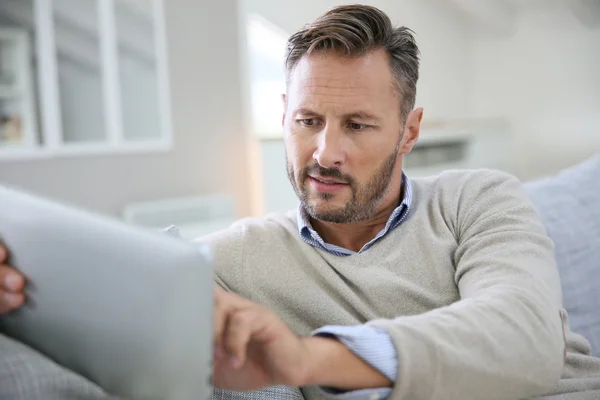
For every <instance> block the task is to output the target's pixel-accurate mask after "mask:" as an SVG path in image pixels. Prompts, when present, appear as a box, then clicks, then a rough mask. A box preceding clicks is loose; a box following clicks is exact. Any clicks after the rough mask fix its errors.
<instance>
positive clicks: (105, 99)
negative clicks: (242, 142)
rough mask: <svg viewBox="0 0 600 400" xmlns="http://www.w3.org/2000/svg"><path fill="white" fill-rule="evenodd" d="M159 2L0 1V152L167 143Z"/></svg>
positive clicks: (68, 151)
mask: <svg viewBox="0 0 600 400" xmlns="http://www.w3.org/2000/svg"><path fill="white" fill-rule="evenodd" d="M163 15H164V14H163V1H162V0H2V1H1V2H0V24H1V25H2V29H0V159H12V158H20V157H40V156H42V157H45V156H61V155H73V154H94V153H111V152H123V151H125V152H128V151H156V150H167V149H169V148H170V146H171V132H170V110H169V101H168V98H167V96H168V82H167V71H166V65H167V62H166V51H165V36H164V16H163Z"/></svg>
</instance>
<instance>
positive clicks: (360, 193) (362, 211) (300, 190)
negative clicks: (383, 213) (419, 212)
mask: <svg viewBox="0 0 600 400" xmlns="http://www.w3.org/2000/svg"><path fill="white" fill-rule="evenodd" d="M400 142H401V141H398V144H397V145H396V148H395V149H394V151H393V152H392V154H390V155H389V156H387V157H386V158H385V160H384V161H383V162H382V163H381V165H380V166H379V168H377V170H376V171H375V172H374V173H373V175H372V176H371V178H370V179H369V180H368V181H367V183H365V184H359V183H358V182H356V179H354V178H353V177H352V176H350V175H347V174H343V173H342V172H341V171H340V170H339V169H337V168H323V167H321V166H320V165H319V164H317V163H315V164H313V165H310V166H308V167H304V168H302V169H300V170H299V171H298V173H297V174H296V173H295V171H294V168H293V166H292V165H291V164H290V163H289V161H288V159H287V153H286V157H285V158H286V169H287V174H288V178H289V180H290V183H291V184H292V187H293V188H294V191H295V192H296V195H297V196H298V199H299V200H300V204H301V205H302V207H303V208H304V210H305V211H306V212H307V213H308V215H309V216H310V217H311V218H314V219H316V220H319V221H324V222H333V223H339V224H347V223H353V222H360V221H366V220H369V219H371V218H373V217H374V216H375V215H376V214H377V212H378V211H379V206H380V205H381V201H382V199H383V198H384V196H385V195H386V194H387V192H388V190H389V186H390V183H391V181H392V176H393V174H394V168H395V166H396V162H397V159H398V152H399V151H400ZM296 175H297V177H298V179H296ZM309 175H320V176H322V177H329V178H334V179H336V180H339V181H341V182H345V183H346V184H347V185H348V187H349V188H350V190H351V193H352V197H351V199H350V200H349V201H348V202H347V203H346V205H345V206H342V207H336V208H329V209H325V210H320V209H319V207H317V204H316V203H315V202H314V201H311V199H310V198H309V196H310V194H309V192H308V189H307V187H306V182H307V180H308V177H309ZM298 182H300V184H298ZM299 185H300V186H299ZM317 196H318V197H319V198H320V199H322V200H325V201H327V200H330V199H332V198H333V197H334V196H335V194H332V193H317Z"/></svg>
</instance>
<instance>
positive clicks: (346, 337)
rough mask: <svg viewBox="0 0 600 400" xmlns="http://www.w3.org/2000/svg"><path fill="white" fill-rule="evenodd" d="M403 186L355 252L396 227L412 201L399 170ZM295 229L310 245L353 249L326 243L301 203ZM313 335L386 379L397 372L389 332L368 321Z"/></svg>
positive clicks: (367, 395)
mask: <svg viewBox="0 0 600 400" xmlns="http://www.w3.org/2000/svg"><path fill="white" fill-rule="evenodd" d="M402 182H403V186H404V190H403V193H404V194H403V197H402V201H401V202H400V205H399V206H398V207H396V209H394V211H393V212H392V214H391V215H390V217H389V218H388V221H387V223H386V225H385V227H384V228H383V229H382V230H381V231H380V232H379V233H378V234H377V235H376V236H375V238H373V239H372V240H371V241H369V242H368V243H367V244H365V245H364V246H363V247H362V248H361V249H360V250H359V251H358V252H359V253H362V252H364V251H366V250H368V249H369V248H370V247H371V246H373V245H374V244H375V243H376V242H377V241H378V240H379V239H381V238H382V237H384V236H385V235H386V234H387V233H388V232H390V231H392V230H393V229H395V228H397V227H398V226H399V225H400V224H401V223H402V221H404V220H405V219H406V216H407V215H408V213H409V211H410V206H411V203H412V185H411V183H410V180H409V179H408V177H407V176H406V175H405V174H404V172H403V173H402ZM298 230H299V231H300V237H301V238H302V240H304V241H305V242H306V243H308V244H310V245H311V246H315V247H317V248H319V249H322V250H325V251H327V252H329V253H331V254H334V255H336V256H340V257H345V256H349V255H352V254H356V252H354V251H352V250H348V249H345V248H343V247H339V246H336V245H333V244H329V243H326V242H325V241H324V240H323V239H322V238H321V236H320V235H319V234H318V233H317V232H316V231H315V230H314V229H313V228H312V225H311V223H310V217H309V216H308V214H307V213H306V211H305V210H304V209H303V208H302V206H301V205H299V206H298ZM313 335H318V336H325V337H335V338H336V339H338V340H339V341H340V342H342V343H343V344H344V345H345V346H346V347H348V349H350V351H352V352H353V353H354V354H356V355H357V356H359V357H360V358H362V359H363V360H364V361H365V362H367V363H368V364H369V365H371V366H372V367H373V368H376V369H377V370H379V371H380V372H381V373H382V374H383V375H385V376H386V377H387V378H388V379H389V380H391V381H392V382H394V381H395V380H396V377H397V375H398V357H397V354H396V348H395V347H394V344H393V342H392V339H391V337H390V336H389V334H388V333H387V332H386V331H384V330H381V329H377V328H374V327H371V326H368V325H358V326H324V327H322V328H320V329H317V330H316V331H314V332H313ZM323 389H324V390H325V391H326V392H327V393H329V394H331V395H332V396H335V397H336V398H351V399H353V400H358V399H363V398H364V399H385V398H387V397H389V395H390V393H391V391H392V390H391V389H390V388H379V389H369V390H357V391H352V392H339V391H336V390H334V389H329V388H323Z"/></svg>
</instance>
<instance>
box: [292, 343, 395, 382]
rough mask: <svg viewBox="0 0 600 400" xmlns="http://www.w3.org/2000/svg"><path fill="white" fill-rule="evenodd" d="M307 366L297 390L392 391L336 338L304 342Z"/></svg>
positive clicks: (373, 371) (382, 378)
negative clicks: (375, 389) (330, 388)
mask: <svg viewBox="0 0 600 400" xmlns="http://www.w3.org/2000/svg"><path fill="white" fill-rule="evenodd" d="M302 342H303V345H304V346H303V347H304V354H305V356H304V362H303V368H302V371H303V372H302V374H301V375H302V377H301V379H300V381H301V383H299V384H298V386H309V385H317V386H328V387H333V388H336V389H339V390H359V389H371V388H381V387H391V386H392V385H393V382H391V381H390V380H389V379H387V378H386V377H385V376H384V375H383V374H382V373H381V372H379V371H378V370H377V369H375V368H373V367H371V366H370V365H369V364H367V363H366V362H365V361H363V360H362V359H361V358H360V357H358V356H357V355H355V354H354V353H352V352H351V351H350V350H349V349H348V348H347V347H346V346H345V345H344V344H343V343H341V342H340V341H338V340H337V339H335V338H326V337H319V336H312V337H305V338H302Z"/></svg>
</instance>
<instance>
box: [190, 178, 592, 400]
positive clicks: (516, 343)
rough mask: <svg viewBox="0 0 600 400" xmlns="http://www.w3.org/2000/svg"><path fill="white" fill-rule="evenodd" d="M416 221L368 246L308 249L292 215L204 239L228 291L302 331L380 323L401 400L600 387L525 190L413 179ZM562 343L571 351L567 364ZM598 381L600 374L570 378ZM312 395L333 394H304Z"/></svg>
mask: <svg viewBox="0 0 600 400" xmlns="http://www.w3.org/2000/svg"><path fill="white" fill-rule="evenodd" d="M412 183H413V191H414V193H413V203H412V208H411V211H410V213H409V215H408V217H407V219H406V220H405V221H404V222H403V223H402V224H401V225H400V226H399V227H398V228H397V229H395V230H393V231H392V232H390V233H389V234H388V235H387V236H385V237H384V238H383V239H382V240H380V241H379V242H378V243H377V244H375V245H374V246H373V247H372V248H370V249H369V250H367V251H365V252H363V253H359V254H355V255H352V256H348V257H337V256H334V255H332V254H330V253H328V252H326V251H322V250H320V249H318V248H315V247H312V246H310V245H308V244H306V243H305V242H303V241H302V240H301V239H300V237H299V233H298V227H297V222H296V213H295V212H290V213H288V214H287V215H284V214H274V215H270V216H267V217H266V218H261V219H248V220H243V221H241V222H239V223H236V224H235V225H234V226H233V227H231V228H230V229H228V230H225V231H222V232H219V233H216V234H213V235H210V236H208V237H204V238H202V239H201V240H202V241H205V242H208V243H209V244H210V246H211V247H212V249H213V251H214V257H215V262H216V273H217V280H218V282H219V283H220V284H221V285H222V286H224V287H225V288H226V289H228V290H231V291H234V292H237V293H239V294H241V295H242V296H244V297H246V298H248V299H251V300H253V301H255V302H258V303H261V304H264V305H266V306H268V307H269V308H271V309H272V310H273V311H274V312H276V313H277V314H278V315H279V316H280V317H281V318H282V319H283V320H284V321H285V322H286V323H287V324H288V325H289V326H290V327H291V328H292V329H293V330H294V331H295V332H297V333H298V334H302V335H308V334H310V332H311V331H312V330H314V329H316V328H319V327H321V326H324V325H332V324H333V325H356V324H365V323H368V324H371V325H375V326H378V327H382V328H384V329H386V330H387V332H388V333H389V334H390V335H391V337H392V339H393V342H394V344H395V346H396V349H397V354H398V361H399V375H398V377H397V380H396V383H395V386H394V389H393V392H392V395H391V397H390V398H391V399H419V400H420V399H423V400H425V399H427V400H429V399H443V400H454V399H456V400H466V399H469V400H470V399H488V400H489V399H511V400H516V399H524V398H531V397H535V396H541V395H543V394H547V393H559V392H564V391H573V390H581V389H583V388H594V385H597V386H596V387H595V388H596V389H600V363H599V361H598V360H597V359H594V358H591V357H587V356H584V355H581V353H582V352H583V353H585V350H586V346H587V343H586V341H585V339H583V338H582V337H580V336H577V335H572V334H571V333H569V332H568V329H566V328H565V327H566V315H565V314H564V311H563V310H562V305H561V303H562V302H561V297H562V296H561V288H560V282H559V277H558V272H557V269H556V265H555V261H554V257H553V244H552V242H551V240H550V239H549V238H548V237H547V236H546V233H545V230H544V228H543V226H542V224H541V222H540V220H539V218H538V215H537V213H536V211H535V209H534V207H533V206H532V204H531V203H530V201H529V200H528V199H527V197H526V195H525V193H524V191H523V189H522V187H521V185H520V183H519V182H518V181H517V180H516V179H514V178H512V177H510V176H508V175H505V174H502V173H499V172H494V171H487V170H484V171H454V172H446V173H443V174H442V175H440V176H438V177H432V178H428V179H415V180H412ZM565 335H567V338H568V341H569V343H570V347H569V349H570V350H573V351H574V349H576V348H577V349H579V351H578V353H577V354H575V353H573V354H571V355H570V356H569V357H568V358H567V361H568V362H567V363H566V364H567V365H566V367H565V368H563V367H564V365H565V363H564V360H565V359H564V351H565V347H566V346H565ZM561 373H563V376H564V377H570V378H581V377H583V376H584V375H590V374H597V379H576V380H573V379H571V380H563V381H561V382H559V379H560V377H561ZM303 393H304V395H305V397H306V398H307V399H319V398H322V397H323V396H324V395H323V394H322V392H321V391H319V390H317V388H303Z"/></svg>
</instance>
